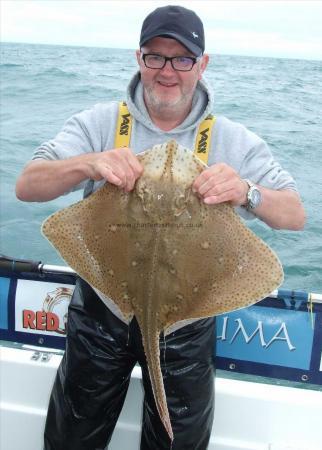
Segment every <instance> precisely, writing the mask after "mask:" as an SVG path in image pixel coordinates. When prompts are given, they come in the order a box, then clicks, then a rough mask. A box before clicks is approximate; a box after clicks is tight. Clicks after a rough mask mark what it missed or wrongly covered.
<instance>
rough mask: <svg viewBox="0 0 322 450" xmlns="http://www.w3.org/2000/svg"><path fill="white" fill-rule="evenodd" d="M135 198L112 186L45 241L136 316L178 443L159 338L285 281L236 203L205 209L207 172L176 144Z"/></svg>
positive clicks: (152, 154)
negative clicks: (201, 178)
mask: <svg viewBox="0 0 322 450" xmlns="http://www.w3.org/2000/svg"><path fill="white" fill-rule="evenodd" d="M139 159H140V161H141V163H142V165H143V166H144V174H143V175H142V177H141V178H140V179H139V180H138V181H137V183H136V186H135V189H134V191H132V192H131V193H125V192H123V191H121V190H119V189H118V188H116V187H114V186H112V185H108V184H106V185H104V186H103V187H102V188H101V189H99V190H98V191H96V192H95V193H94V194H92V195H91V196H89V197H88V198H87V199H85V200H82V201H81V202H78V203H76V204H75V205H72V206H70V207H68V208H65V209H63V210H61V211H58V212H57V213H55V214H53V215H52V216H50V217H49V218H48V219H47V220H46V221H45V222H44V224H43V229H42V230H43V233H44V235H45V236H46V237H47V238H48V239H49V240H50V241H51V243H52V244H53V245H54V246H55V248H56V249H57V250H58V251H59V253H60V254H61V256H62V257H63V258H64V259H65V261H66V262H67V263H68V264H69V265H70V266H71V267H72V268H73V269H74V270H75V271H76V272H77V273H78V274H79V275H80V276H81V277H82V278H84V279H85V280H86V281H87V282H88V283H89V284H91V285H92V286H93V287H95V288H96V289H98V290H99V291H100V292H101V293H103V294H104V295H106V296H107V297H109V298H111V299H112V300H113V301H114V302H115V303H116V304H117V306H118V307H119V308H120V310H121V312H122V313H123V315H124V316H125V317H126V318H128V319H130V318H131V317H133V315H135V316H136V318H137V320H138V323H139V326H140V329H141V333H142V339H143V345H144V349H145V353H146V357H147V363H148V367H149V373H150V378H151V384H152V388H153V392H154V397H155V401H156V405H157V409H158V412H159V414H160V418H161V420H162V422H163V424H164V426H165V428H166V430H167V432H168V434H169V437H170V439H172V438H173V434H172V428H171V423H170V418H169V414H168V409H167V404H166V396H165V392H164V386H163V379H162V373H161V368H160V355H159V336H160V333H161V331H164V330H166V329H167V328H169V327H170V326H171V325H172V324H174V323H176V322H178V321H181V320H185V319H192V318H204V317H210V316H214V315H218V314H221V313H223V312H228V311H231V310H235V309H238V308H242V307H245V306H248V305H251V304H253V303H255V302H256V301H258V300H260V299H262V298H264V297H265V296H266V295H268V294H269V293H270V292H272V290H274V289H275V288H276V287H278V286H279V285H280V284H281V282H282V279H283V271H282V268H281V265H280V263H279V261H278V259H277V257H276V255H275V254H274V253H273V252H272V250H271V249H270V248H269V247H268V246H267V245H266V244H265V243H264V242H263V241H262V240H261V239H259V238H258V237H257V236H256V235H255V234H254V233H252V232H251V231H250V230H249V229H248V228H247V227H246V226H245V225H244V224H243V223H242V221H241V220H240V219H239V217H238V215H237V214H236V213H235V211H234V209H233V208H232V207H231V206H230V205H229V204H221V205H216V206H207V205H205V204H204V203H202V202H201V201H200V200H199V199H198V197H197V196H196V195H194V194H193V193H192V191H191V184H192V181H193V180H194V179H195V178H196V176H197V175H198V174H199V173H200V172H201V171H202V170H204V168H205V166H204V165H203V163H201V162H200V161H199V160H198V159H197V158H195V156H194V155H193V154H192V153H191V152H190V151H189V150H187V149H184V148H182V147H180V146H178V145H177V144H176V143H175V142H173V141H171V142H170V143H166V144H163V145H159V146H155V147H153V148H152V149H151V150H149V151H147V152H145V153H144V154H142V155H140V156H139Z"/></svg>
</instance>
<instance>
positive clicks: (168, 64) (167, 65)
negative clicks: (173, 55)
mask: <svg viewBox="0 0 322 450" xmlns="http://www.w3.org/2000/svg"><path fill="white" fill-rule="evenodd" d="M160 70H161V71H162V72H163V73H164V72H165V73H168V72H169V73H171V74H172V73H173V72H176V71H175V69H174V68H173V67H172V64H171V61H170V60H168V61H166V63H165V65H164V67H162V69H160Z"/></svg>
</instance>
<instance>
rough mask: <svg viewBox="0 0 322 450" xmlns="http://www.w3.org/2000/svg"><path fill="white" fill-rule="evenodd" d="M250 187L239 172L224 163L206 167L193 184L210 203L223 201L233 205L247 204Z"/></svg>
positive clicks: (204, 199)
mask: <svg viewBox="0 0 322 450" xmlns="http://www.w3.org/2000/svg"><path fill="white" fill-rule="evenodd" d="M248 189H249V188H248V184H247V183H246V182H245V181H244V180H242V179H241V178H240V176H239V175H238V173H237V172H236V171H235V170H234V169H233V168H232V167H230V166H228V165H227V164H224V163H219V164H214V165H213V166H210V167H208V168H207V169H205V170H204V171H203V172H202V173H201V174H200V175H199V176H198V177H197V178H196V179H195V181H194V183H193V185H192V190H193V191H194V192H196V193H197V194H198V195H199V196H200V197H201V198H202V199H203V201H204V202H205V203H207V204H208V205H214V204H217V203H222V202H231V204H232V205H233V206H241V205H245V204H246V200H247V199H246V197H247V192H248Z"/></svg>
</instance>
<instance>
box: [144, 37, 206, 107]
mask: <svg viewBox="0 0 322 450" xmlns="http://www.w3.org/2000/svg"><path fill="white" fill-rule="evenodd" d="M142 53H153V54H157V55H162V56H168V57H171V56H193V57H194V55H193V54H192V53H190V52H189V50H188V49H187V48H186V47H184V46H183V45H181V44H180V43H179V42H178V41H176V40H174V39H169V38H163V37H156V38H153V39H151V40H150V41H148V42H147V43H146V44H145V45H144V47H143V48H142ZM137 60H138V63H139V66H140V72H141V80H142V83H143V87H144V100H145V102H146V105H147V107H148V108H149V107H151V108H153V109H154V110H160V111H161V110H171V109H175V110H176V111H178V109H179V108H182V110H183V111H186V110H187V108H190V107H191V103H192V97H193V94H194V91H195V87H196V85H197V82H198V80H200V79H201V76H202V73H203V72H204V70H205V68H206V66H207V63H208V56H207V55H204V56H203V57H202V58H201V59H200V60H199V61H197V63H196V64H195V65H194V66H193V68H192V70H191V71H189V72H180V71H177V70H174V69H173V67H172V66H171V63H170V61H167V63H166V65H165V66H164V67H163V69H149V68H147V67H145V65H144V61H143V60H142V55H141V52H140V51H139V50H137Z"/></svg>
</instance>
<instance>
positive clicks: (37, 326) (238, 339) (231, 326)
mask: <svg viewBox="0 0 322 450" xmlns="http://www.w3.org/2000/svg"><path fill="white" fill-rule="evenodd" d="M74 284H75V277H74V276H73V275H54V274H46V275H45V276H44V275H40V274H33V275H32V274H24V276H22V275H19V277H18V276H13V275H12V274H11V275H7V274H6V276H0V338H1V339H2V340H8V341H14V342H21V343H24V344H33V345H37V346H40V347H41V346H43V347H51V348H57V349H64V345H65V335H66V323H67V315H68V305H69V302H70V300H71V297H72V293H73V289H74ZM308 306H309V303H308V294H307V293H301V292H300V291H295V292H292V291H285V290H281V291H279V293H278V297H277V298H272V297H268V298H266V299H264V300H262V301H261V302H259V303H257V304H256V305H254V306H251V307H248V308H243V309H240V310H237V311H234V312H231V313H228V314H222V315H220V316H218V317H217V321H216V336H215V339H214V342H215V344H214V347H215V350H214V352H215V355H216V367H217V368H218V369H222V370H226V371H230V372H239V373H244V374H251V375H260V376H264V377H270V378H279V379H287V380H293V381H299V382H307V383H312V384H319V385H322V304H318V303H316V304H314V305H313V310H312V312H309V311H308Z"/></svg>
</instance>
